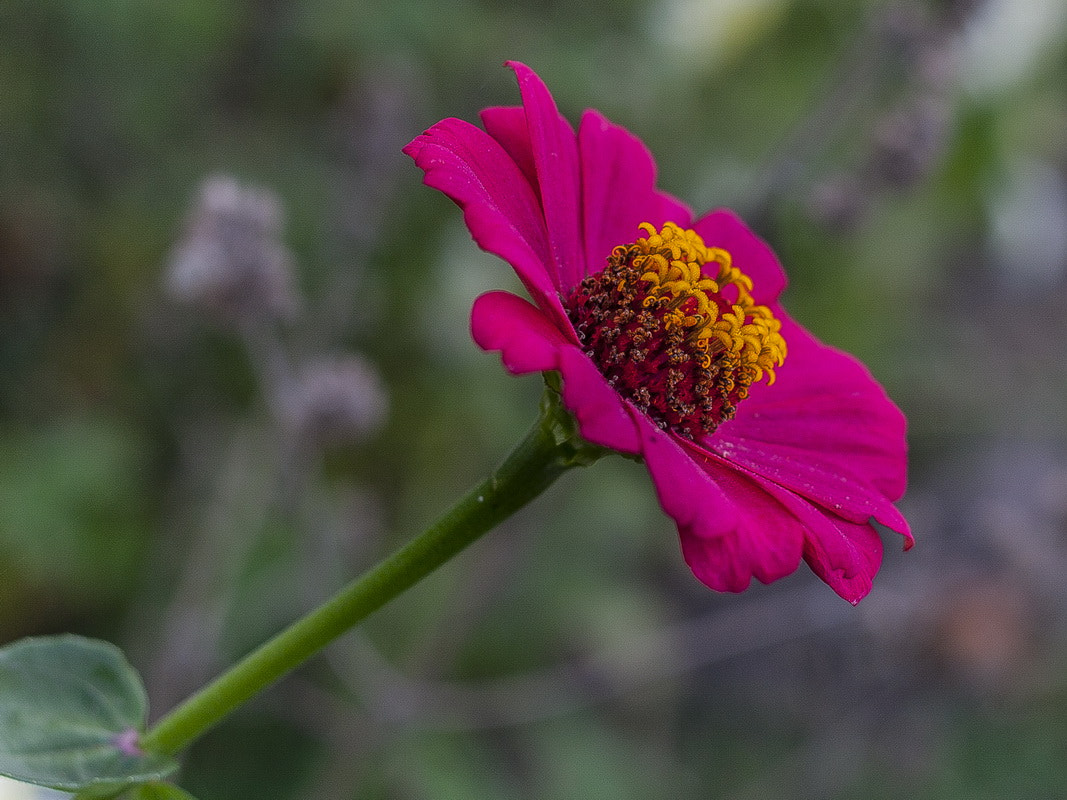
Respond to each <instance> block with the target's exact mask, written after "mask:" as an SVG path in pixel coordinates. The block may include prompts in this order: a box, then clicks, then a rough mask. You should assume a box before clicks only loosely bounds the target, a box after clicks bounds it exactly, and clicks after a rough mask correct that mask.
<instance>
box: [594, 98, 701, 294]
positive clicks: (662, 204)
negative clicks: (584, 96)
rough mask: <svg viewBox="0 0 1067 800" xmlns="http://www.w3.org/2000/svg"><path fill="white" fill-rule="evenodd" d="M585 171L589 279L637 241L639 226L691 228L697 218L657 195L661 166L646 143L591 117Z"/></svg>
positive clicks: (666, 197)
mask: <svg viewBox="0 0 1067 800" xmlns="http://www.w3.org/2000/svg"><path fill="white" fill-rule="evenodd" d="M578 151H579V154H580V158H581V165H582V224H583V228H584V232H585V270H586V272H585V274H586V275H588V274H590V273H593V272H596V271H597V270H600V269H602V268H603V267H604V265H605V263H606V262H607V258H608V256H609V255H611V251H612V250H613V249H614V248H615V247H616V246H617V245H620V244H627V243H628V242H632V241H634V239H636V238H637V237H638V236H639V235H642V234H641V231H640V230H638V227H637V226H638V225H640V224H641V223H642V222H651V223H652V224H653V225H655V226H656V228H657V229H658V228H660V227H662V225H663V223H664V222H668V221H669V222H674V223H675V224H677V225H679V226H680V227H683V228H688V227H689V224H690V220H691V219H692V214H691V212H690V211H689V209H688V208H687V207H686V206H685V205H684V204H683V203H681V202H680V201H678V200H676V199H674V198H673V197H670V196H669V195H666V194H663V193H661V192H657V191H656V164H655V161H653V159H652V154H651V153H650V152H649V151H648V148H647V147H645V145H644V143H643V142H642V141H641V140H640V139H638V138H637V137H636V136H634V135H633V134H632V133H630V132H629V131H627V130H626V129H625V128H621V127H619V126H618V125H615V124H613V123H611V122H609V121H608V120H607V119H605V118H604V116H603V115H601V114H600V113H599V112H597V111H593V110H590V111H586V112H585V114H584V115H583V116H582V121H581V124H580V125H579V126H578Z"/></svg>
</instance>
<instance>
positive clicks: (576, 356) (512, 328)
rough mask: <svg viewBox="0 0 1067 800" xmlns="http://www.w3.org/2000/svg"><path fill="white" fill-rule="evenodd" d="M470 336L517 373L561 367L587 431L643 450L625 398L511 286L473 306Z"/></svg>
mask: <svg viewBox="0 0 1067 800" xmlns="http://www.w3.org/2000/svg"><path fill="white" fill-rule="evenodd" d="M471 336H472V337H473V338H474V341H475V342H476V343H477V345H478V346H479V347H481V348H482V349H483V350H496V351H499V352H500V358H501V360H502V361H503V362H504V366H505V367H506V368H507V370H508V371H509V372H511V373H512V374H514V375H522V374H525V373H528V372H543V371H545V370H559V372H560V374H561V376H562V378H563V404H564V405H565V406H566V407H567V409H568V410H570V412H571V413H572V414H574V418H575V420H576V421H577V422H578V430H579V431H580V432H581V434H582V436H583V437H584V438H585V439H587V440H588V441H590V442H592V443H593V444H598V445H600V446H601V447H609V448H611V449H612V450H618V451H619V452H623V453H637V452H639V451H640V449H641V442H640V439H639V438H638V436H637V430H636V428H635V427H634V423H633V420H632V419H631V418H630V414H629V411H628V410H627V409H628V407H627V404H626V401H625V400H623V399H622V397H620V396H619V394H618V393H617V392H616V391H615V390H614V389H612V388H611V386H609V385H608V382H607V380H605V378H604V376H603V375H601V374H600V371H599V370H598V369H597V368H596V365H594V364H593V362H592V361H590V360H589V357H588V356H587V355H586V354H585V353H583V352H582V351H581V350H580V349H579V348H578V347H577V346H576V345H574V344H572V343H571V342H569V341H568V340H567V337H566V336H565V335H564V334H563V333H562V332H560V330H559V329H558V328H557V327H556V326H555V325H553V324H552V322H551V320H549V319H548V318H547V317H546V316H545V314H544V312H542V311H541V310H540V309H538V308H536V307H535V306H533V305H532V304H530V303H529V302H527V301H526V300H523V299H522V298H521V297H516V296H515V295H513V294H510V293H509V292H500V291H497V292H487V293H485V294H483V295H481V296H480V297H478V298H477V299H476V300H475V301H474V308H472V309H471Z"/></svg>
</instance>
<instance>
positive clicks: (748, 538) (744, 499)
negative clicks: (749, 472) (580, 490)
mask: <svg viewBox="0 0 1067 800" xmlns="http://www.w3.org/2000/svg"><path fill="white" fill-rule="evenodd" d="M632 414H633V416H634V418H635V421H637V423H638V426H639V428H640V430H641V440H642V442H641V443H642V454H643V455H644V458H645V464H646V465H647V466H648V470H649V474H650V475H651V476H652V482H653V483H654V485H655V487H656V492H657V493H658V495H659V499H660V505H662V506H663V509H664V511H666V512H667V514H669V515H670V516H671V517H672V518H673V519H674V520H675V522H676V523H677V524H678V534H679V537H680V539H681V544H682V553H683V555H684V556H685V559H686V562H687V563H688V564H689V567H690V569H692V570H693V574H694V575H696V577H697V578H698V579H699V580H700V581H701V582H702V583H704V584H706V585H708V586H710V587H711V588H713V589H716V590H719V591H728V592H740V591H743V590H744V589H745V588H747V587H748V585H749V583H750V582H751V580H752V578H753V577H755V578H757V579H758V580H760V581H762V582H764V583H770V582H772V581H775V580H778V579H779V578H781V577H783V576H785V575H788V574H790V573H791V572H793V571H795V570H796V568H797V565H798V564H799V563H800V557H801V553H802V548H803V542H804V530H803V527H802V526H801V525H800V524H799V522H798V521H797V520H796V518H795V517H794V516H793V515H791V514H790V513H789V512H788V511H787V510H786V509H785V508H783V507H782V505H781V504H780V503H779V502H778V501H777V500H775V498H774V497H772V496H770V495H768V494H767V493H766V492H765V491H763V490H762V488H761V487H760V486H759V484H758V483H757V482H756V481H754V480H751V479H749V478H748V477H746V476H744V475H742V474H740V473H738V472H736V471H734V470H731V469H729V468H726V467H724V466H723V465H722V464H720V463H719V462H718V460H717V459H716V458H715V457H714V456H711V455H705V454H701V453H699V452H697V451H693V450H690V449H689V448H686V447H683V446H682V445H681V444H679V442H678V441H677V440H676V439H675V438H674V437H673V436H671V435H669V434H667V433H665V432H663V431H662V430H660V429H659V428H658V427H656V425H655V424H653V423H652V421H651V420H649V419H648V418H647V417H646V416H645V415H644V414H641V413H640V412H639V411H637V410H636V409H634V410H633V411H632Z"/></svg>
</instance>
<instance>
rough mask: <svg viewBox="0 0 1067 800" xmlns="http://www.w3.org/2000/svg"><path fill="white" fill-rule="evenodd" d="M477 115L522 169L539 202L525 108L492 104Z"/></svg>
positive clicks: (489, 132)
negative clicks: (492, 105)
mask: <svg viewBox="0 0 1067 800" xmlns="http://www.w3.org/2000/svg"><path fill="white" fill-rule="evenodd" d="M479 116H480V117H481V118H482V124H483V125H484V126H485V131H486V133H488V134H489V135H490V136H492V137H493V138H494V139H496V140H497V141H498V142H500V146H501V147H503V148H504V150H505V151H506V152H507V154H508V155H509V156H511V159H512V160H513V161H514V162H515V163H516V164H517V165H518V167H519V169H520V170H522V174H523V175H525V176H526V180H527V181H528V182H529V184H530V186H531V188H533V190H534V194H535V195H536V196H537V199H538V202H540V199H541V189H540V187H539V186H538V184H537V167H535V166H534V160H533V150H532V148H531V147H530V128H529V125H528V124H527V122H526V110H525V109H524V108H523V107H522V106H494V107H492V108H485V109H482V112H481V114H479Z"/></svg>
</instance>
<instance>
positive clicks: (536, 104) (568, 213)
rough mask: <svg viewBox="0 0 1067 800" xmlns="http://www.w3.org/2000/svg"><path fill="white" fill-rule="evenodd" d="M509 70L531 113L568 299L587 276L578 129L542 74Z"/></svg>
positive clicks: (551, 237) (545, 204)
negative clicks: (564, 114) (572, 289)
mask: <svg viewBox="0 0 1067 800" xmlns="http://www.w3.org/2000/svg"><path fill="white" fill-rule="evenodd" d="M507 66H509V67H511V68H512V69H513V70H514V71H515V76H516V77H517V78H518V81H519V93H520V94H521V95H522V105H523V107H524V108H525V110H526V122H527V125H528V126H529V131H530V147H531V150H532V152H533V160H534V166H535V167H536V169H537V180H538V185H539V187H540V189H541V206H542V208H543V209H544V218H545V225H546V228H547V230H548V245H549V252H550V253H551V257H552V260H553V262H554V263H555V265H556V271H557V275H558V283H557V287H556V288H557V289H559V291H560V292H561V293H562V294H566V293H567V292H568V291H569V290H570V289H571V288H573V287H574V286H576V285H577V284H578V282H579V281H581V279H582V278H583V277H584V276H585V265H584V261H583V259H584V255H585V253H584V249H583V247H582V232H581V228H580V227H579V225H580V223H581V212H580V208H581V206H580V197H579V194H580V181H581V175H580V174H579V168H578V141H577V138H576V137H575V135H574V129H573V128H571V126H570V123H568V122H567V120H566V119H564V118H563V116H562V115H561V114H560V113H559V109H558V108H556V102H555V100H553V99H552V95H551V94H550V93H549V91H548V87H547V86H545V84H544V82H543V81H542V80H541V79H540V78H539V77H538V76H537V73H535V72H534V71H533V70H532V69H530V68H529V67H528V66H526V65H525V64H522V63H520V62H518V61H508V62H507Z"/></svg>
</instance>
